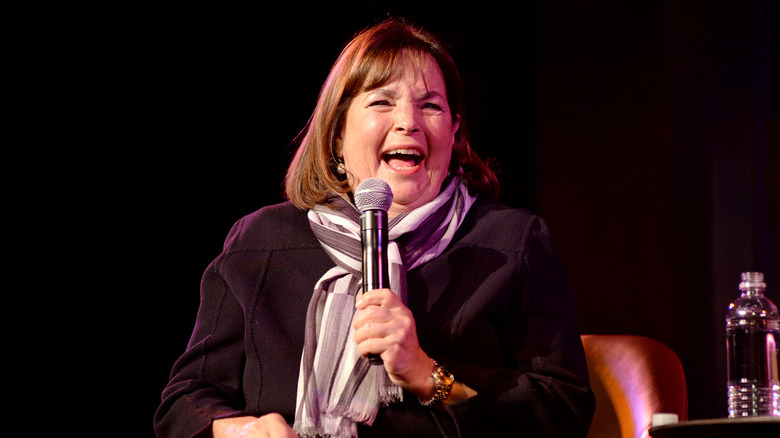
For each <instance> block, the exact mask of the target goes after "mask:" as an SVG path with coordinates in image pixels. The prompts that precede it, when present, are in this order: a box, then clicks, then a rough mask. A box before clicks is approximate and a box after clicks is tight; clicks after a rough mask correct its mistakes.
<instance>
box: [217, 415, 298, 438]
mask: <svg viewBox="0 0 780 438" xmlns="http://www.w3.org/2000/svg"><path fill="white" fill-rule="evenodd" d="M211 433H212V435H213V436H214V438H261V437H262V438H277V437H278V438H297V437H298V435H297V434H296V433H295V432H293V430H292V428H291V427H290V425H289V424H287V422H286V421H284V417H282V416H281V415H279V414H276V413H271V414H266V415H263V416H262V417H260V418H257V417H251V416H247V417H234V418H222V419H219V420H214V423H213V424H212V426H211Z"/></svg>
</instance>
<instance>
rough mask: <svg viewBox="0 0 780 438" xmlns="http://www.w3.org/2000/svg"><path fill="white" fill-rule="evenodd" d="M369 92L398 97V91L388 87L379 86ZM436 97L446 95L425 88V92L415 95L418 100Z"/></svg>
mask: <svg viewBox="0 0 780 438" xmlns="http://www.w3.org/2000/svg"><path fill="white" fill-rule="evenodd" d="M368 92H369V93H379V94H381V95H383V96H387V97H393V98H394V97H396V93H395V92H394V91H392V90H390V89H388V88H382V87H379V88H375V89H373V90H368ZM434 97H440V98H444V96H442V95H441V93H439V92H438V91H434V90H425V93H424V94H422V95H421V96H419V97H415V100H418V101H420V100H428V99H431V98H434Z"/></svg>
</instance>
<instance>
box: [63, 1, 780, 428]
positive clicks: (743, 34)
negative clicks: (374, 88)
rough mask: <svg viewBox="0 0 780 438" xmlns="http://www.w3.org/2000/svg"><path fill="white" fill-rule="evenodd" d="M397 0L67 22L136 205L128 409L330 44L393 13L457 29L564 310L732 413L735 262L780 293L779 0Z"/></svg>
mask: <svg viewBox="0 0 780 438" xmlns="http://www.w3.org/2000/svg"><path fill="white" fill-rule="evenodd" d="M392 4H393V6H387V5H386V4H384V3H380V2H365V3H363V4H361V5H360V6H357V7H352V8H346V7H345V8H344V9H343V10H339V8H338V7H333V8H325V7H324V6H323V7H311V6H303V5H293V4H290V5H281V6H277V5H275V6H274V7H271V6H270V4H268V5H266V6H253V7H251V8H234V7H231V6H224V5H220V6H214V5H210V6H203V7H196V6H192V5H190V4H187V5H186V6H181V7H173V6H166V7H148V8H144V7H140V6H138V7H134V8H130V7H128V9H127V10H118V9H121V8H117V10H115V9H113V8H112V11H110V12H106V11H103V13H104V16H103V18H102V19H101V20H99V21H97V22H95V23H93V25H92V26H89V27H88V28H89V31H83V30H82V29H74V32H76V33H78V32H82V31H83V32H84V34H83V38H84V40H85V41H90V42H92V43H91V44H87V45H86V47H82V48H81V50H83V52H82V53H83V56H85V57H88V58H90V65H93V64H94V65H100V68H99V69H98V71H96V72H94V71H93V72H91V73H90V74H92V75H94V77H95V78H96V81H95V84H97V85H93V86H92V88H93V93H92V98H91V100H92V101H91V103H92V104H94V106H95V108H94V109H95V112H94V114H96V119H97V120H99V121H100V129H99V130H98V132H103V133H105V137H106V139H107V140H108V141H110V143H109V144H110V149H111V150H112V151H114V152H116V151H119V152H120V154H119V157H118V158H111V161H110V162H109V165H108V166H103V170H102V171H101V172H102V173H103V174H104V176H105V177H108V178H116V179H118V180H121V181H123V183H124V184H120V185H117V186H116V187H112V188H110V190H112V193H111V197H112V198H113V199H119V200H121V202H120V203H118V204H119V205H120V206H121V208H120V209H119V210H117V211H116V213H113V214H114V215H115V218H116V219H118V220H119V221H118V222H117V223H120V224H122V223H124V224H132V226H125V227H123V226H118V227H117V229H116V230H110V233H111V235H121V236H122V237H123V238H122V239H121V240H120V241H121V245H122V246H123V248H126V249H125V250H123V252H124V253H125V254H126V257H125V258H123V262H122V268H121V270H120V271H119V273H118V274H117V275H119V276H121V281H116V283H117V288H119V290H126V291H127V293H128V296H130V297H132V299H131V301H132V303H133V309H136V310H135V311H134V312H133V318H132V320H130V321H129V322H128V324H129V325H132V326H133V328H132V332H133V339H134V342H136V343H138V344H139V345H138V347H137V349H136V351H137V354H134V355H132V357H130V358H128V361H129V362H130V363H131V364H132V365H133V367H134V368H135V369H134V371H133V372H134V373H136V374H139V375H143V376H145V377H144V378H143V384H142V385H141V384H139V385H138V389H139V391H138V392H139V393H140V396H141V397H142V399H143V402H139V403H140V405H139V406H135V408H137V409H138V410H139V412H138V413H137V414H135V413H134V414H133V415H132V417H133V419H134V420H135V419H138V421H140V422H141V423H142V425H143V426H142V427H143V430H144V433H146V431H147V430H150V423H151V418H152V415H153V412H154V409H155V407H156V405H157V403H158V402H159V396H160V392H161V391H162V388H163V387H164V385H165V383H166V381H167V377H168V373H169V371H170V368H171V366H172V365H173V362H174V361H175V359H176V358H177V357H178V355H179V354H180V353H181V352H182V351H183V349H184V347H185V346H186V343H187V340H188V337H189V333H190V331H191V329H192V325H193V323H194V320H195V312H196V310H197V305H198V294H199V291H198V285H199V280H200V276H201V274H202V272H203V270H204V269H205V268H206V266H207V264H208V263H209V262H210V261H211V260H212V259H213V258H214V257H216V256H217V255H218V253H219V251H220V248H221V245H222V241H223V239H224V237H225V236H226V234H227V232H228V230H229V228H230V226H231V225H232V224H233V223H234V222H235V221H236V220H237V219H239V218H240V217H241V216H243V215H245V214H248V213H250V212H252V211H254V210H256V209H258V208H260V207H262V206H264V205H267V204H271V203H276V202H279V201H281V200H282V197H281V191H282V189H281V182H282V179H283V175H284V170H285V168H286V165H287V163H288V161H289V159H290V157H291V154H292V152H293V151H294V146H293V145H292V144H293V142H294V139H295V137H296V136H297V135H298V133H299V132H300V130H301V129H302V128H303V127H304V124H305V123H306V121H307V119H308V117H309V115H310V114H311V111H312V109H313V107H314V103H315V101H316V98H317V94H318V91H319V87H320V85H321V84H322V82H323V81H324V79H325V77H326V76H327V74H328V71H329V68H330V66H331V65H332V63H333V62H334V61H335V59H336V58H337V56H338V54H339V53H340V51H341V49H342V47H343V44H344V43H345V42H346V41H347V40H349V39H350V37H351V36H352V35H353V34H354V33H355V32H357V31H358V30H360V29H361V28H363V27H366V26H369V25H371V24H373V23H375V22H377V21H381V19H383V18H384V17H386V16H387V15H388V13H390V14H392V15H394V16H405V17H407V18H408V19H410V21H414V22H416V23H418V24H421V25H423V26H425V27H427V28H428V29H429V30H432V31H435V32H437V33H439V34H441V35H442V36H443V37H444V39H445V40H447V41H448V42H449V43H450V45H451V47H452V52H453V54H454V57H455V60H456V62H457V63H458V64H459V66H460V68H461V72H462V75H463V79H464V83H465V88H466V92H467V98H468V101H467V105H468V107H467V110H466V120H467V123H468V125H469V129H470V133H471V137H472V144H473V145H474V147H475V148H476V149H477V150H478V151H479V152H480V153H481V155H482V156H483V157H484V158H492V159H494V160H495V163H496V164H497V166H498V168H499V172H500V173H499V177H500V180H501V183H502V196H501V198H502V200H503V201H504V202H506V203H507V204H509V205H511V206H516V207H522V208H527V209H529V210H531V211H533V212H535V213H537V214H539V215H541V216H542V217H544V218H545V219H547V220H548V222H549V223H550V225H551V227H552V230H553V234H554V236H555V238H556V247H557V249H558V252H559V253H560V255H561V257H562V258H563V261H564V263H565V265H566V267H567V270H568V273H569V276H570V280H571V284H572V287H573V289H574V292H575V295H576V300H577V306H578V314H579V324H580V328H581V331H582V332H583V333H629V334H637V335H644V336H649V337H652V338H655V339H658V340H660V341H662V342H664V343H665V344H667V345H669V346H670V347H671V348H673V349H674V350H675V351H676V352H677V354H678V355H679V356H680V358H681V360H682V363H683V366H684V368H685V371H686V375H687V378H688V391H689V411H690V418H692V419H699V418H712V417H723V416H725V415H726V397H725V392H726V383H725V337H724V322H723V317H724V314H725V310H726V307H727V306H728V303H729V302H730V300H731V299H733V298H734V297H736V296H737V295H738V291H737V284H738V282H739V274H740V272H741V271H744V270H761V271H764V272H765V274H766V278H767V283H768V287H769V292H768V296H769V297H770V298H772V299H773V300H774V301H775V302H776V303H777V302H780V293H779V292H778V291H780V212H779V211H778V206H780V199H779V197H780V132H779V128H778V127H780V85H778V83H779V82H780V81H779V79H780V49H779V47H780V3H778V2H774V1H770V0H763V1H761V0H758V1H744V2H733V1H725V0H724V1H716V0H692V1H684V2H681V1H674V0H666V1H644V2H633V1H624V0H574V1H554V0H549V1H547V0H536V1H530V2H521V3H501V4H500V6H499V5H491V4H489V3H488V2H473V4H472V3H459V4H458V5H457V6H456V5H455V4H449V3H446V2H445V3H440V2H437V6H435V7H434V6H421V5H419V4H418V5H417V6H414V7H406V6H404V3H403V2H400V3H399V2H393V3H392ZM510 5H511V6H510ZM445 7H446V9H445ZM99 135H100V134H98V136H99ZM119 169H122V170H119ZM94 183H95V182H93V184H94ZM97 185H99V184H97ZM138 309H140V310H138ZM139 311H140V318H139V314H138V312H139ZM139 326H140V327H139Z"/></svg>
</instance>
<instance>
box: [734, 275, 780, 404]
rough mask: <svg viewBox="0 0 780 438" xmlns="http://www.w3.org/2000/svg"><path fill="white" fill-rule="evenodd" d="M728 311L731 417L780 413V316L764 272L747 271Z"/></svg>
mask: <svg viewBox="0 0 780 438" xmlns="http://www.w3.org/2000/svg"><path fill="white" fill-rule="evenodd" d="M739 290H740V291H741V295H740V296H739V298H737V299H736V300H735V301H734V302H732V303H731V304H730V305H729V310H728V313H727V314H726V350H727V353H728V387H729V394H728V397H729V417H752V416H764V415H772V416H780V378H778V343H780V316H778V313H777V307H776V306H775V305H774V304H773V303H772V301H770V300H769V299H767V298H766V297H765V296H764V291H765V290H766V283H764V274H762V273H761V272H743V273H742V282H741V283H740V284H739Z"/></svg>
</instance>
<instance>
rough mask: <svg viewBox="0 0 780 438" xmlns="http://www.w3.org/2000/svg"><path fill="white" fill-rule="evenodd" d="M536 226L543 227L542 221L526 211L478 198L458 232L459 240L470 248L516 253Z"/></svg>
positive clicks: (537, 227) (544, 226)
mask: <svg viewBox="0 0 780 438" xmlns="http://www.w3.org/2000/svg"><path fill="white" fill-rule="evenodd" d="M540 227H541V228H546V225H545V224H544V221H543V220H542V219H541V218H540V217H539V216H537V215H535V214H533V213H531V212H530V211H528V210H526V209H522V208H513V207H509V206H507V205H506V204H503V203H501V202H500V201H496V200H493V199H490V198H486V197H482V196H480V197H478V198H477V200H476V201H475V202H474V205H472V206H471V209H470V210H469V213H468V215H467V216H466V219H465V220H464V222H463V225H462V226H461V230H459V234H461V239H459V240H460V241H461V242H463V243H466V244H471V245H478V246H485V247H490V248H493V249H499V250H509V251H516V250H518V249H519V248H521V247H523V246H525V244H526V241H527V239H528V238H529V236H530V235H531V234H533V233H534V231H535V230H538V229H539V228H540Z"/></svg>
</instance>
